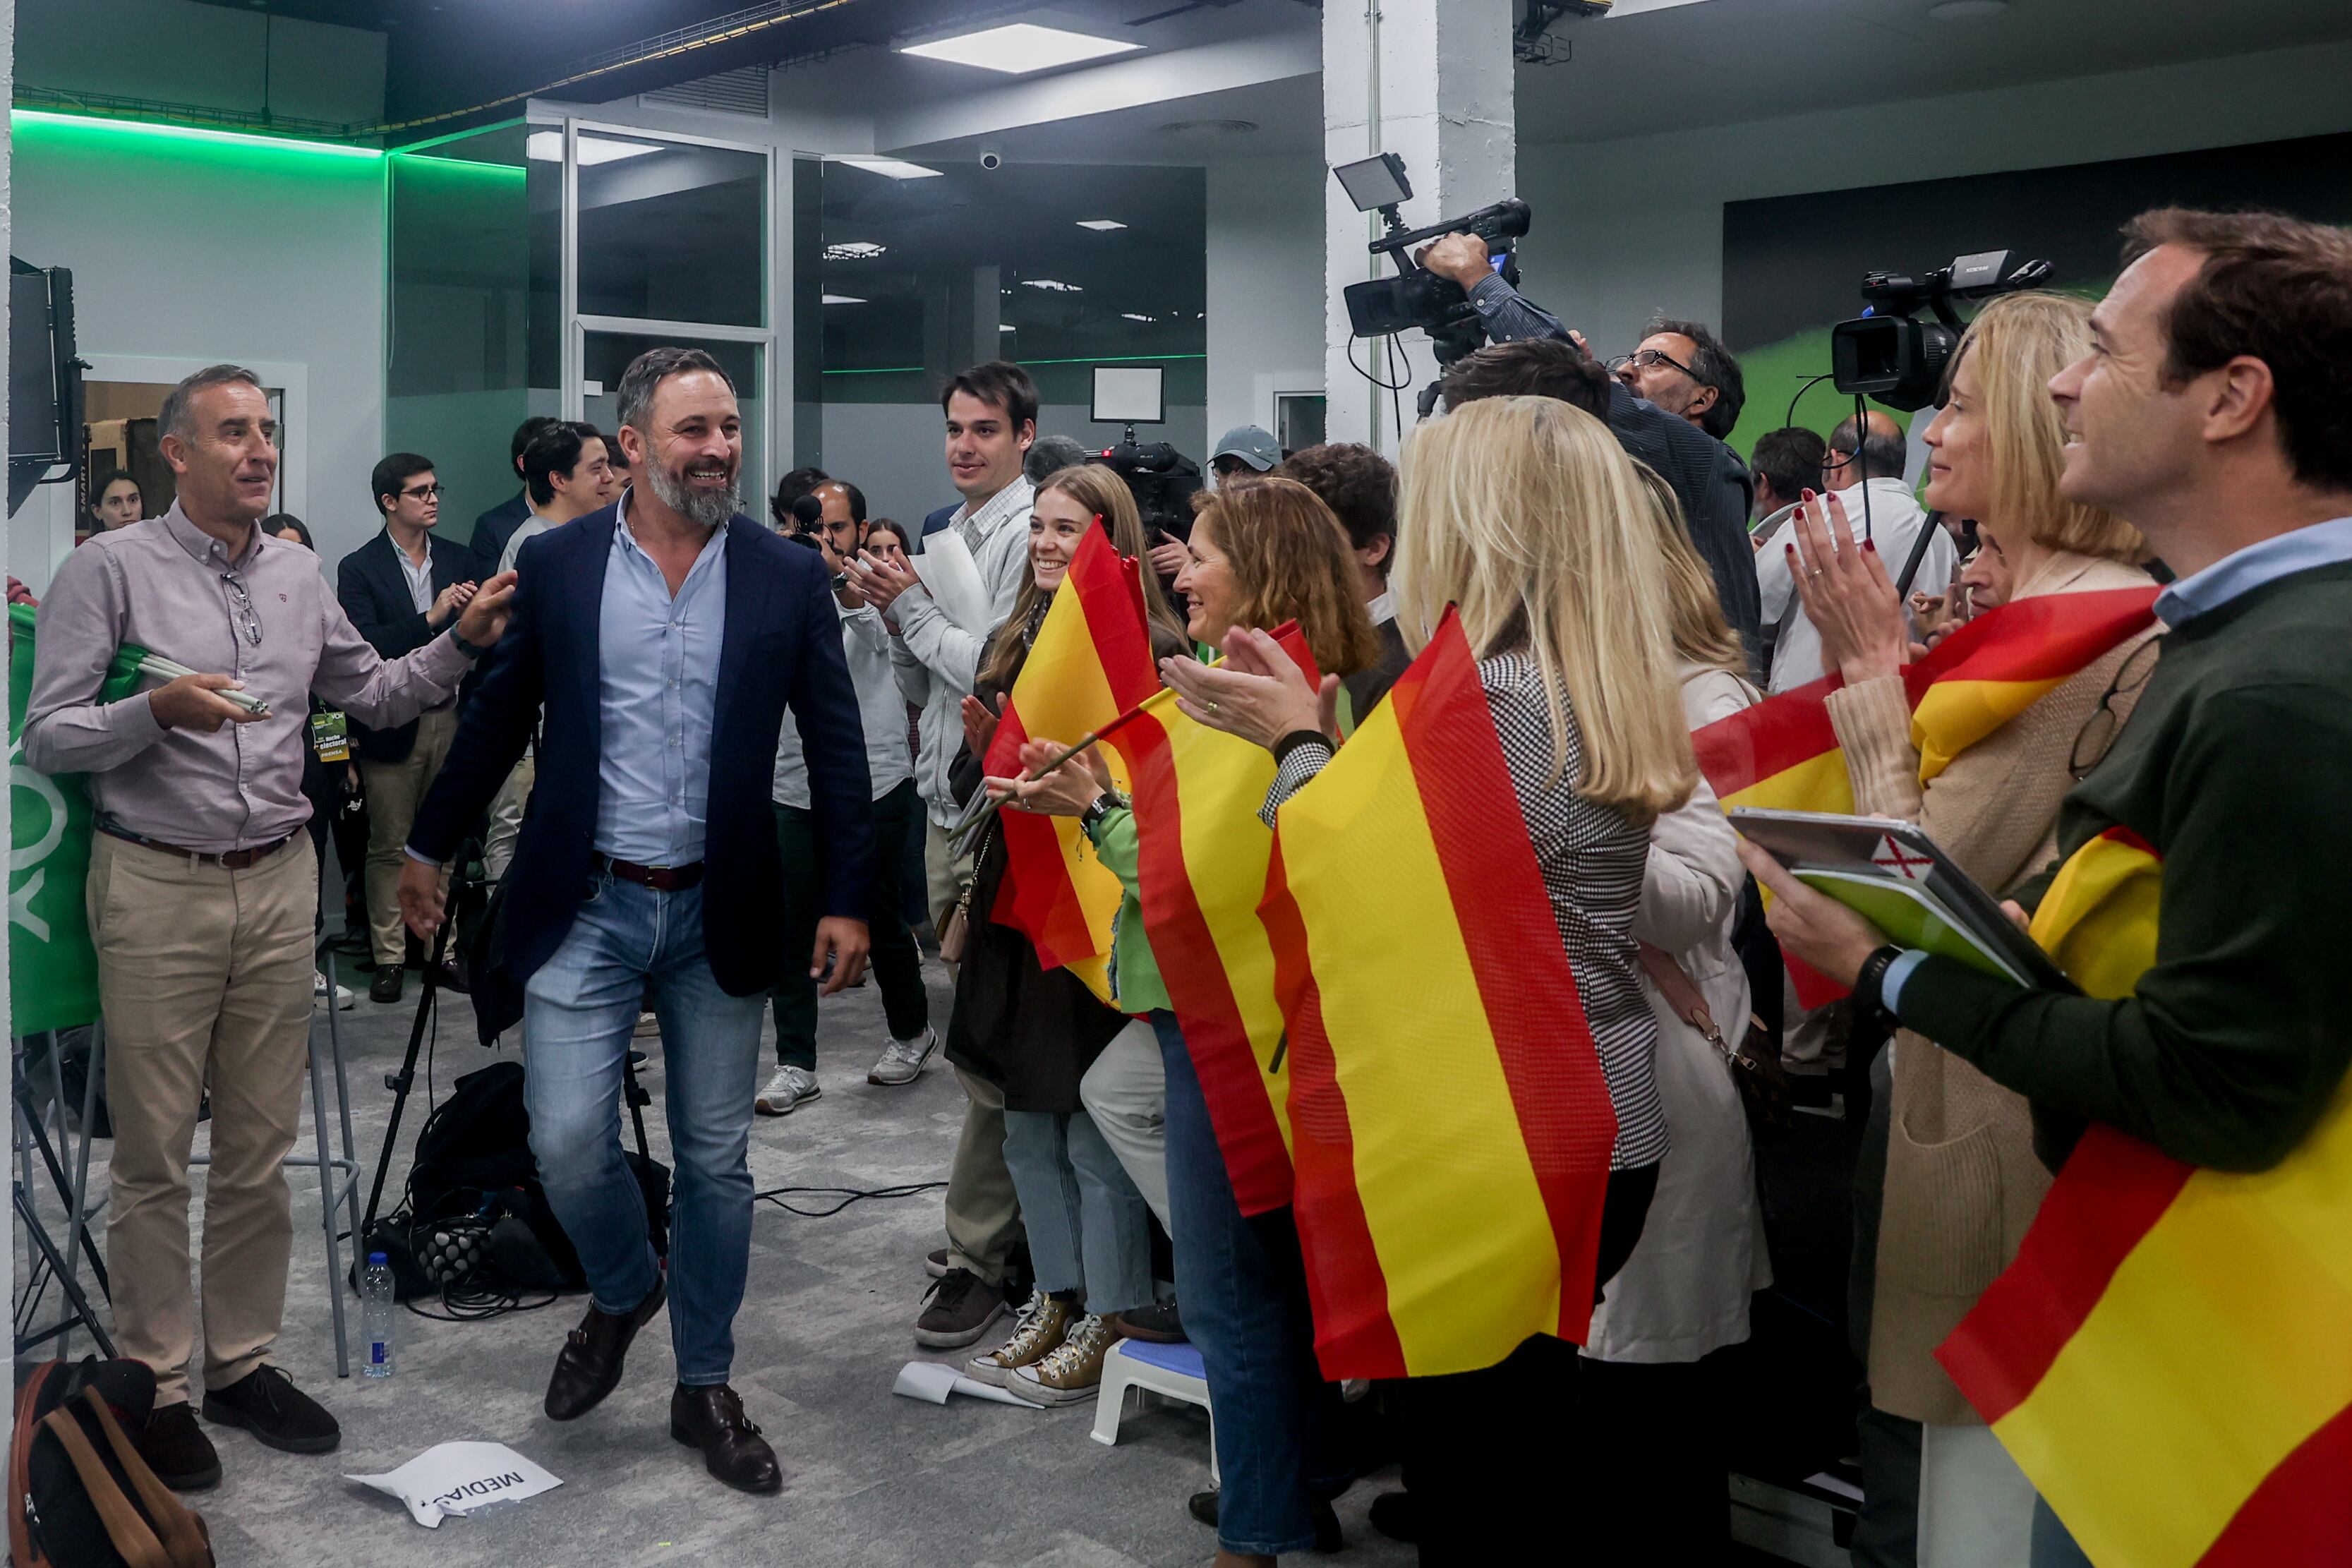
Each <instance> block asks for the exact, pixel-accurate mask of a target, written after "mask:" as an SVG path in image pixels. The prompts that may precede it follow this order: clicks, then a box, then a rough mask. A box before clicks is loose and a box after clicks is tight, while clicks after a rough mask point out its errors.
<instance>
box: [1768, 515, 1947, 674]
mask: <svg viewBox="0 0 2352 1568" xmlns="http://www.w3.org/2000/svg"><path fill="white" fill-rule="evenodd" d="M1865 485H1866V486H1867V487H1868V488H1869V491H1870V513H1869V520H1870V521H1869V527H1870V534H1869V537H1870V538H1871V539H1872V540H1874V542H1876V543H1877V545H1878V558H1879V559H1880V560H1881V561H1884V562H1885V563H1886V574H1887V576H1889V577H1891V578H1900V577H1901V576H1902V574H1903V563H1905V562H1906V561H1908V560H1910V559H1911V547H1912V545H1913V544H1914V543H1915V542H1917V540H1918V537H1919V530H1920V529H1921V528H1922V527H1923V526H1927V512H1926V511H1924V510H1921V509H1920V506H1919V502H1918V501H1917V500H1916V499H1915V498H1914V497H1913V496H1912V494H1911V491H1910V489H1909V488H1908V487H1907V486H1906V485H1905V484H1904V482H1903V481H1902V480H1901V479H1865V480H1864V481H1863V483H1862V485H1850V486H1848V487H1847V488H1846V489H1843V490H1840V491H1839V492H1838V499H1839V500H1842V501H1843V502H1844V503H1845V521H1846V526H1847V527H1848V528H1850V529H1851V530H1853V537H1854V542H1855V543H1857V544H1859V543H1861V542H1862V540H1863V537H1864V534H1863V493H1862V492H1863V487H1864V486H1865ZM1935 533H1936V536H1935V538H1934V539H1932V540H1930V541H1929V542H1928V544H1927V555H1926V556H1925V557H1923V558H1922V559H1921V561H1920V563H1919V570H1918V573H1917V574H1916V575H1915V576H1914V577H1913V578H1912V580H1911V583H1912V586H1913V587H1914V588H1915V589H1916V590H1919V591H1923V592H1927V593H1936V592H1938V591H1940V590H1941V589H1942V588H1943V586H1944V584H1947V583H1949V582H1950V581H1951V580H1952V566H1953V563H1955V562H1956V561H1958V559H1959V552H1958V549H1957V548H1956V547H1955V546H1954V545H1953V543H1952V536H1951V534H1950V533H1949V532H1948V531H1946V530H1945V529H1944V528H1943V527H1941V526H1940V525H1937V526H1936V529H1935ZM1795 539H1796V535H1795V534H1794V532H1793V531H1790V529H1787V528H1783V529H1782V530H1780V535H1779V537H1777V538H1776V539H1774V540H1772V541H1770V542H1767V543H1766V544H1765V546H1764V548H1763V549H1762V550H1759V551H1758V552H1757V553H1756V586H1757V589H1758V591H1759V595H1761V597H1762V600H1763V611H1764V625H1766V626H1770V625H1772V624H1773V623H1774V622H1775V621H1778V622H1779V623H1780V636H1779V637H1777V638H1775V639H1774V641H1773V644H1772V682H1771V689H1772V691H1773V693H1774V694H1775V695H1778V694H1779V693H1780V692H1783V691H1792V690H1794V689H1796V688H1798V687H1800V686H1803V685H1806V684H1808V683H1810V682H1811V681H1816V680H1819V679H1821V678H1822V676H1824V675H1826V674H1828V673H1829V672H1828V671H1827V670H1826V669H1824V668H1822V634H1821V633H1820V632H1818V631H1816V630H1815V629H1814V628H1813V623H1812V622H1811V621H1810V620H1808V619H1807V618H1806V617H1805V606H1804V604H1803V602H1802V601H1801V600H1800V599H1799V598H1798V597H1797V584H1796V580H1795V578H1794V577H1792V576H1791V575H1790V570H1789V566H1790V559H1789V552H1788V550H1787V548H1786V545H1787V544H1789V543H1793V542H1795Z"/></svg>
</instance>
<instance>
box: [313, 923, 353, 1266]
mask: <svg viewBox="0 0 2352 1568" xmlns="http://www.w3.org/2000/svg"><path fill="white" fill-rule="evenodd" d="M320 956H321V958H323V959H324V960H325V963H326V968H327V1000H328V1002H329V1003H330V1004H331V1003H332V1002H333V1001H334V997H335V985H336V984H337V982H336V978H335V953H334V950H333V949H332V948H329V949H327V950H325V952H322V953H321V954H320ZM327 1040H328V1043H329V1045H330V1046H331V1047H332V1048H333V1051H334V1057H335V1105H336V1107H337V1109H338V1110H341V1114H342V1123H343V1163H344V1164H345V1165H346V1166H348V1167H350V1173H351V1180H350V1182H349V1183H348V1184H346V1185H345V1187H344V1188H343V1205H344V1206H345V1207H346V1208H347V1209H349V1210H350V1212H351V1216H352V1247H353V1248H354V1249H356V1248H357V1247H359V1245H360V1176H359V1171H360V1158H359V1153H358V1147H357V1146H358V1140H357V1139H355V1138H354V1137H353V1136H352V1080H351V1076H350V1074H349V1073H347V1072H346V1071H345V1070H344V1068H343V1026H342V1023H341V1020H340V1019H339V1018H337V1017H336V1016H335V1009H334V1007H333V1006H332V1005H330V1006H329V1007H328V1009H327Z"/></svg>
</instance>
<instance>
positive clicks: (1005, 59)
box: [898, 22, 1143, 76]
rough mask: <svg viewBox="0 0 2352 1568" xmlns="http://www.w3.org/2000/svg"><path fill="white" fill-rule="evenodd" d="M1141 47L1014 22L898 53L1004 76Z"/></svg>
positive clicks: (938, 39) (1032, 23)
mask: <svg viewBox="0 0 2352 1568" xmlns="http://www.w3.org/2000/svg"><path fill="white" fill-rule="evenodd" d="M1141 47H1143V46H1142V45H1141V44H1135V43H1128V42H1125V41H1123V40H1120V39H1116V38H1095V37H1087V35H1086V34H1084V33H1073V32H1069V31H1067V30H1066V29H1064V28H1061V27H1046V26H1039V25H1038V24H1037V23H1034V22H1014V23H1011V24H1009V25H1008V26H1002V27H983V28H982V29H981V30H980V31H979V32H977V33H961V34H959V35H957V36H956V37H951V38H933V39H932V40H930V41H929V43H923V44H908V45H906V46H904V47H901V48H900V49H899V51H898V52H899V53H901V54H907V55H919V56H921V57H922V58H925V59H927V60H946V61H948V62H949V63H950V64H951V65H960V66H978V67H979V68H981V69H982V70H992V71H1003V72H1004V73H1005V74H1006V75H1008V76H1026V75H1028V74H1029V73H1030V72H1031V71H1042V70H1051V69H1053V68H1055V66H1074V65H1078V64H1081V63H1083V62H1084V61H1087V60H1098V59H1101V58H1103V57H1104V56H1106V55H1123V54H1127V53H1129V52H1130V51H1131V50H1135V49H1139V48H1141Z"/></svg>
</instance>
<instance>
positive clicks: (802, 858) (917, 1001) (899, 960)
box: [769, 779, 931, 1071]
mask: <svg viewBox="0 0 2352 1568" xmlns="http://www.w3.org/2000/svg"><path fill="white" fill-rule="evenodd" d="M922 809H923V808H922V803H921V802H920V801H919V800H918V799H917V798H916V796H915V781H914V780H912V779H907V780H903V781H901V782H900V784H899V785H898V788H896V789H894V790H892V791H891V792H890V793H889V794H888V795H884V796H883V797H882V798H881V799H879V800H877V801H876V802H875V803H874V864H875V865H876V866H877V868H882V869H881V870H879V871H877V875H876V876H875V879H874V882H873V886H872V887H871V888H870V889H868V890H867V894H866V931H867V933H868V934H869V936H870V937H871V939H872V941H873V944H874V945H873V950H872V954H871V963H872V964H873V966H874V983H875V984H877V985H879V986H880V987H881V988H882V1012H883V1016H885V1017H886V1018H887V1019H888V1020H889V1024H890V1034H891V1037H893V1038H894V1039H900V1040H911V1039H915V1038H917V1037H919V1036H920V1035H921V1034H922V1032H923V1030H924V1029H925V1028H927V1027H929V1024H930V1021H931V1005H930V1003H929V1000H928V999H927V998H926V997H925V996H924V994H923V951H922V949H921V948H919V947H917V946H916V945H915V933H914V932H912V931H908V929H907V920H906V916H905V915H904V914H903V913H902V912H901V911H900V910H899V908H898V906H899V903H900V901H901V900H899V898H898V878H897V877H896V875H895V874H894V873H895V869H896V868H897V867H898V863H899V860H900V859H901V858H903V857H904V856H905V854H906V848H907V836H908V833H909V832H911V831H912V830H913V828H914V826H915V824H916V823H917V822H919V821H920V820H921V816H922ZM776 847H777V848H778V849H779V850H781V851H782V853H783V858H784V960H785V962H784V977H783V978H782V980H780V981H778V982H777V983H776V987H775V989H774V990H772V991H771V992H770V993H769V997H770V999H771V1000H772V1002H773V1003H774V1004H775V1008H776V1061H777V1064H778V1065H779V1066H782V1067H803V1068H809V1069H810V1070H812V1071H814V1069H815V1068H816V986H817V983H816V981H815V980H814V978H812V977H811V976H810V974H809V972H808V965H807V964H806V963H803V956H804V955H805V954H807V953H808V952H810V951H811V950H812V949H814V947H815V946H816V922H817V889H818V886H819V869H818V857H819V850H818V846H817V841H816V817H815V816H814V814H813V813H811V812H809V811H806V810H804V809H803V808H802V807H800V806H797V805H779V806H778V807H776Z"/></svg>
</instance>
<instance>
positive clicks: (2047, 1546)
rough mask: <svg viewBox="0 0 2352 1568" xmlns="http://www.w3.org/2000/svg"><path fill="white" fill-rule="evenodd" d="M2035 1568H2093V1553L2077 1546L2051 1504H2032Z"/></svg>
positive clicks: (2036, 1501)
mask: <svg viewBox="0 0 2352 1568" xmlns="http://www.w3.org/2000/svg"><path fill="white" fill-rule="evenodd" d="M2032 1568H2091V1557H2090V1553H2088V1552H2084V1550H2083V1549H2082V1548H2081V1547H2080V1546H2078V1545H2076V1544H2075V1542H2074V1536H2073V1535H2072V1534H2070V1533H2068V1531H2067V1529H2066V1527H2065V1526H2064V1525H2063V1524H2061V1523H2060V1522H2058V1516H2057V1514H2056V1513H2054V1512H2053V1511H2052V1510H2051V1507H2050V1505H2049V1504H2048V1503H2046V1502H2044V1501H2042V1500H2041V1499H2040V1498H2038V1497H2037V1498H2035V1499H2034V1500H2033V1546H2032Z"/></svg>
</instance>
